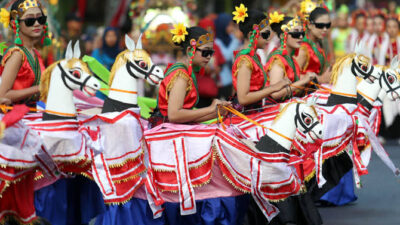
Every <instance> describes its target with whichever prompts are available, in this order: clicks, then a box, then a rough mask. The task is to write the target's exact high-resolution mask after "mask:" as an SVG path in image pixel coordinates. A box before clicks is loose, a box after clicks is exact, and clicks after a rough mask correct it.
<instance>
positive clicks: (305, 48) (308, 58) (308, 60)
mask: <svg viewBox="0 0 400 225" xmlns="http://www.w3.org/2000/svg"><path fill="white" fill-rule="evenodd" d="M302 50H303V51H304V52H305V53H306V58H307V60H306V64H304V66H303V68H301V69H302V72H304V71H305V70H306V69H307V68H308V65H309V63H310V54H309V53H308V48H307V47H306V46H305V45H301V47H300V51H302ZM321 72H322V71H321Z"/></svg>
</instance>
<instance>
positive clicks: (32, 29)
mask: <svg viewBox="0 0 400 225" xmlns="http://www.w3.org/2000/svg"><path fill="white" fill-rule="evenodd" d="M46 20H47V17H46V15H45V14H44V12H43V8H42V5H41V4H40V3H39V2H38V1H36V0H18V1H15V2H14V3H13V5H12V7H11V12H8V11H7V10H6V9H4V8H3V9H1V22H2V23H3V25H4V27H8V26H11V28H12V30H13V32H14V34H15V41H14V44H15V46H11V47H9V48H8V49H7V50H6V52H5V54H4V57H3V59H2V61H1V65H0V73H1V75H0V76H1V84H0V96H1V97H6V98H9V99H10V100H11V101H12V102H13V103H24V104H27V105H30V106H34V105H35V104H36V101H37V100H38V96H39V86H38V84H39V82H40V74H41V71H43V70H44V64H43V61H42V58H41V56H40V55H39V52H38V51H37V50H36V49H35V48H34V45H35V44H36V43H38V42H39V41H41V42H42V44H44V45H49V44H50V43H51V41H50V39H49V37H48V25H47V22H46Z"/></svg>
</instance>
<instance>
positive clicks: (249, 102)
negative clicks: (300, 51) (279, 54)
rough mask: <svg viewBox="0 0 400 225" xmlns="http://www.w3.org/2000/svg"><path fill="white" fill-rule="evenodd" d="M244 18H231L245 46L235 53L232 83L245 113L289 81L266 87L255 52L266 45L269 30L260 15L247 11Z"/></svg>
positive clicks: (262, 70)
mask: <svg viewBox="0 0 400 225" xmlns="http://www.w3.org/2000/svg"><path fill="white" fill-rule="evenodd" d="M243 8H244V6H243ZM246 11H247V9H246ZM247 15H248V18H246V17H243V18H238V16H235V17H234V20H236V22H237V23H239V29H240V31H241V32H242V33H243V35H244V37H245V42H244V47H243V49H242V50H240V51H235V52H234V56H235V59H234V63H233V67H232V80H233V86H234V88H235V91H236V95H237V100H238V102H239V104H240V105H242V106H245V108H246V109H251V108H260V107H261V106H262V100H263V99H265V98H267V97H269V96H271V94H272V93H275V92H277V91H280V90H282V89H284V88H285V87H286V86H287V85H288V83H289V81H288V80H284V79H282V80H280V81H279V82H277V83H275V84H274V85H271V86H268V85H266V84H267V81H268V78H267V73H266V72H265V71H264V68H263V65H262V63H261V61H260V57H259V56H258V55H257V53H256V50H257V49H262V48H264V47H265V46H266V45H267V44H268V41H269V40H270V39H271V28H270V27H269V25H268V20H267V17H266V16H265V15H264V14H263V13H262V12H259V11H256V10H249V12H248V13H247Z"/></svg>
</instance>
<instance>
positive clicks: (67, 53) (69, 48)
mask: <svg viewBox="0 0 400 225" xmlns="http://www.w3.org/2000/svg"><path fill="white" fill-rule="evenodd" d="M73 56H74V53H73V52H72V41H69V42H68V46H67V50H66V51H65V59H66V60H70V59H72V57H73Z"/></svg>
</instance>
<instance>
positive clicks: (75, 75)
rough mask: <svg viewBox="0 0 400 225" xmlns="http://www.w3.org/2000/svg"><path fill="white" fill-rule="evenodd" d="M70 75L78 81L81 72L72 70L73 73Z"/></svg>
mask: <svg viewBox="0 0 400 225" xmlns="http://www.w3.org/2000/svg"><path fill="white" fill-rule="evenodd" d="M72 75H73V76H74V77H75V78H78V79H80V78H81V72H80V71H79V70H74V71H73V72H72Z"/></svg>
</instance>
